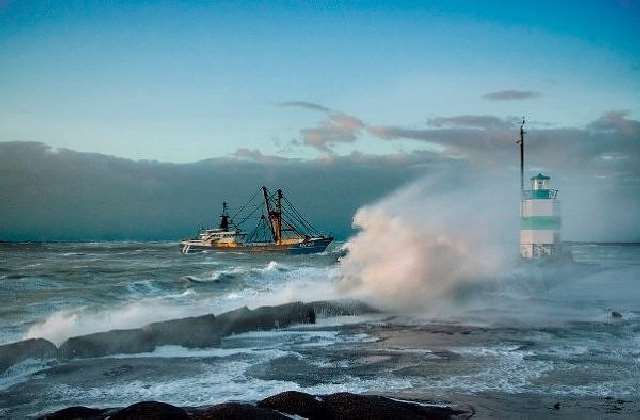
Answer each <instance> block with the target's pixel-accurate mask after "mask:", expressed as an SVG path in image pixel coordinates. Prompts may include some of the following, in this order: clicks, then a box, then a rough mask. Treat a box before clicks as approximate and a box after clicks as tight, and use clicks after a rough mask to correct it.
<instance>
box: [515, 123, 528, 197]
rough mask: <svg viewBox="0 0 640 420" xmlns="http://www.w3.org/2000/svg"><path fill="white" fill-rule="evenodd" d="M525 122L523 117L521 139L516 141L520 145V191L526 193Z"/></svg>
mask: <svg viewBox="0 0 640 420" xmlns="http://www.w3.org/2000/svg"><path fill="white" fill-rule="evenodd" d="M524 124H525V120H524V117H522V124H520V140H518V141H517V142H516V143H518V144H519V145H520V192H521V193H524V133H526V131H524Z"/></svg>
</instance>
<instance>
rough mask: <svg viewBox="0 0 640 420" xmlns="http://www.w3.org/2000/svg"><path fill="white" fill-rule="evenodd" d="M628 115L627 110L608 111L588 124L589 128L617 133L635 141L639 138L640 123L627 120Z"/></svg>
mask: <svg viewBox="0 0 640 420" xmlns="http://www.w3.org/2000/svg"><path fill="white" fill-rule="evenodd" d="M629 115H630V111H629V110H628V109H625V110H614V111H609V112H606V113H604V114H603V115H602V116H601V117H600V118H598V119H597V120H595V121H593V122H592V123H591V124H589V128H591V129H592V130H596V131H608V132H614V133H619V134H621V135H624V136H627V137H633V138H635V139H636V140H637V139H639V138H640V121H636V120H632V119H629V118H628V117H629Z"/></svg>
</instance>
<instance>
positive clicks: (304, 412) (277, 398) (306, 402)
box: [258, 391, 331, 419]
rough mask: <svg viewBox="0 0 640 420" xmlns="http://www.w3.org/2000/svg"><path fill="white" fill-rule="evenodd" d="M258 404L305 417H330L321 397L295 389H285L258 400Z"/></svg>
mask: <svg viewBox="0 0 640 420" xmlns="http://www.w3.org/2000/svg"><path fill="white" fill-rule="evenodd" d="M258 406H259V407H264V408H269V409H271V410H276V411H279V412H281V413H287V414H291V415H293V414H295V415H298V416H300V417H304V418H307V419H326V418H330V417H331V414H330V413H329V411H328V410H327V409H326V407H325V406H324V403H323V402H322V399H321V398H319V397H315V396H313V395H309V394H305V393H303V392H297V391H287V392H282V393H280V394H277V395H273V396H271V397H267V398H265V399H264V400H262V401H260V402H259V403H258Z"/></svg>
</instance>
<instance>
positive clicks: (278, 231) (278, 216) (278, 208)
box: [274, 188, 282, 244]
mask: <svg viewBox="0 0 640 420" xmlns="http://www.w3.org/2000/svg"><path fill="white" fill-rule="evenodd" d="M274 216H275V221H276V223H275V224H276V226H275V229H274V230H275V232H276V235H277V236H276V243H278V244H279V243H280V241H281V240H282V190H281V189H280V188H278V198H277V200H276V211H275V214H274Z"/></svg>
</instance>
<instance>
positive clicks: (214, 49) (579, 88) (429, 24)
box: [0, 0, 640, 162]
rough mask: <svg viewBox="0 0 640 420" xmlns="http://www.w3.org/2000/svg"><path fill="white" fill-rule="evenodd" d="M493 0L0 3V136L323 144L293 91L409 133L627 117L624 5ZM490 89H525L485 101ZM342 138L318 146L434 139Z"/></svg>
mask: <svg viewBox="0 0 640 420" xmlns="http://www.w3.org/2000/svg"><path fill="white" fill-rule="evenodd" d="M505 3H507V2H500V1H493V2H492V1H485V2H480V1H447V2H399V1H393V2H382V1H378V2H365V1H362V2H348V3H342V2H308V3H303V2H293V1H292V2H277V1H276V2H274V1H268V2H205V1H184V2H136V1H126V2H125V1H122V2H118V1H113V2H91V1H65V2H44V1H0V92H2V94H1V95H0V141H15V140H21V141H41V142H44V143H46V144H49V145H50V146H52V147H59V148H69V149H73V150H77V151H83V152H99V153H105V154H112V155H116V156H121V157H128V158H134V159H157V160H161V161H167V162H193V161H196V160H199V159H203V158H208V157H218V156H229V155H232V154H234V153H235V152H236V151H237V150H238V149H252V150H253V149H255V150H259V151H260V152H261V153H264V154H279V155H281V156H287V157H305V158H313V157H317V156H322V155H323V154H326V153H327V150H319V149H318V148H317V147H309V145H308V144H307V145H305V144H304V136H305V134H304V133H305V130H313V129H315V128H318V127H326V125H327V124H330V121H329V122H327V115H326V114H327V113H326V112H322V111H321V112H318V111H317V110H313V109H309V108H305V107H300V106H282V105H281V104H282V103H285V102H293V101H305V102H310V103H313V104H319V105H322V106H325V107H327V108H329V109H330V111H329V113H330V114H332V115H337V114H339V115H341V114H342V113H344V114H345V115H348V116H352V117H354V118H357V120H359V121H364V122H365V123H366V124H367V125H375V126H378V125H380V126H393V127H402V128H404V129H420V128H423V127H424V126H425V124H426V123H427V121H428V120H429V119H434V118H438V117H452V116H459V115H491V116H496V117H499V118H508V117H510V116H519V115H523V114H525V115H527V117H528V118H529V119H531V120H532V121H533V123H532V124H533V125H534V126H535V125H536V124H539V125H540V126H541V127H548V126H553V127H565V126H567V127H583V126H585V125H587V124H589V123H590V122H592V121H594V120H596V119H598V118H599V117H600V116H601V115H603V114H604V113H606V112H608V111H611V110H629V111H628V113H627V116H628V118H636V119H637V118H638V116H639V115H640V109H639V108H640V33H639V32H640V29H638V28H640V4H639V3H638V2H637V1H633V0H626V1H622V0H620V1H611V0H609V1H581V2H546V1H535V2H509V4H505ZM503 90H515V91H523V92H532V93H533V95H532V97H531V98H529V99H524V100H503V101H492V100H488V99H486V98H485V97H483V95H485V94H487V93H490V92H496V91H503ZM307 132H308V131H307ZM354 137H357V138H354V139H347V140H346V141H344V140H338V141H336V142H335V144H332V145H331V147H330V150H329V152H330V153H332V154H347V153H350V152H352V151H359V152H366V153H372V154H389V153H398V152H410V151H413V150H421V149H427V150H430V149H433V148H434V147H436V146H434V145H433V144H431V143H428V142H424V141H417V140H415V139H409V138H407V139H405V138H398V139H396V140H395V141H384V140H381V139H380V138H378V137H376V136H375V135H371V132H370V131H369V130H362V132H361V133H359V134H358V135H357V136H354ZM436 149H437V147H436Z"/></svg>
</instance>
